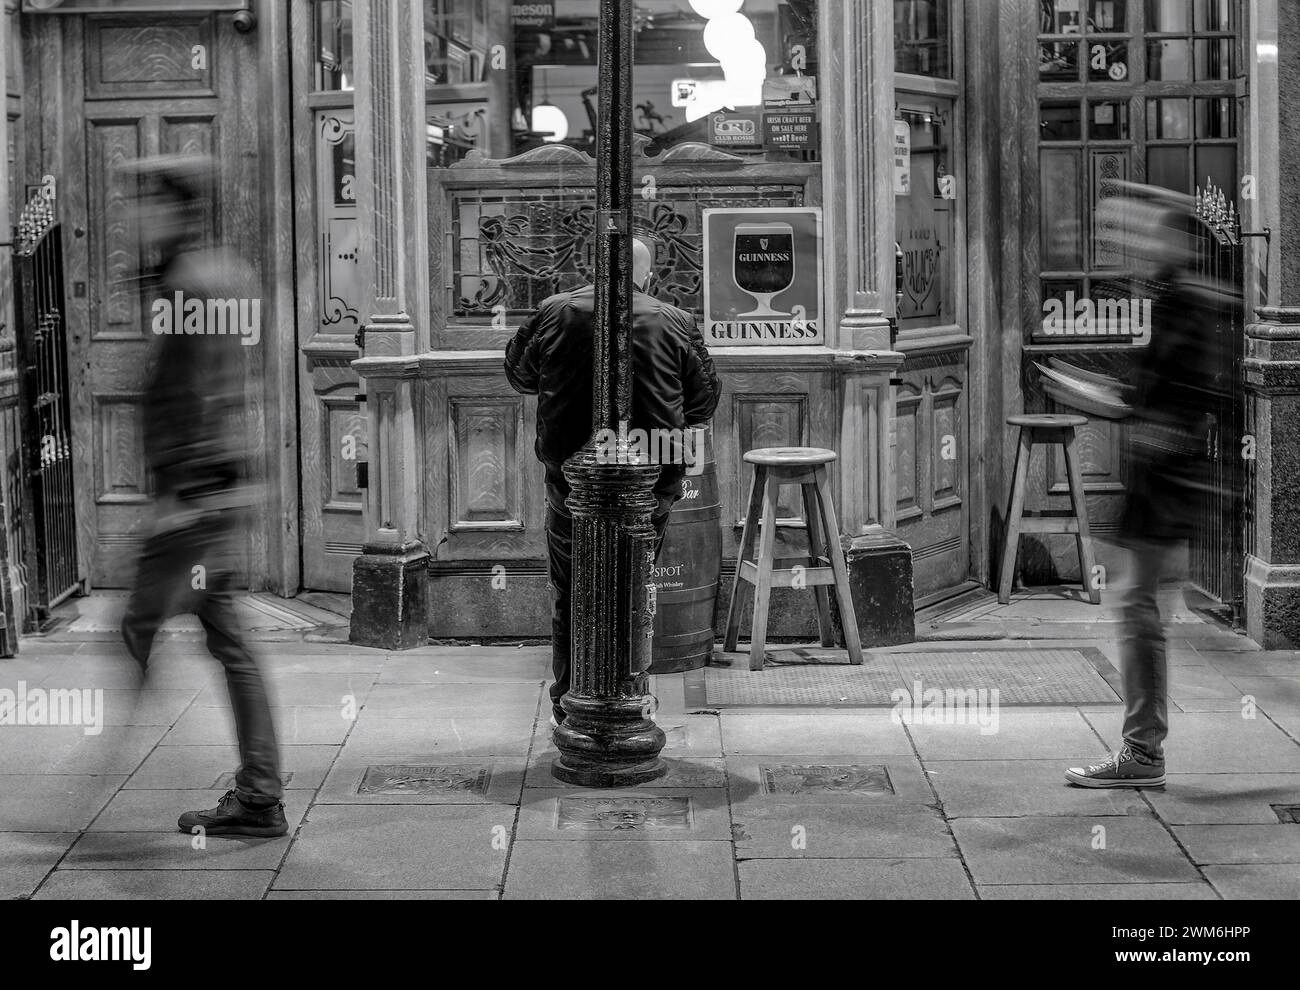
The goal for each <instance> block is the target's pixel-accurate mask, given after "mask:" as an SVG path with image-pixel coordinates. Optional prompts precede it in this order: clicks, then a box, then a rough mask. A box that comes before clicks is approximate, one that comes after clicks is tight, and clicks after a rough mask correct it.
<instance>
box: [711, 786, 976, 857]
mask: <svg viewBox="0 0 1300 990" xmlns="http://www.w3.org/2000/svg"><path fill="white" fill-rule="evenodd" d="M732 817H733V818H734V820H735V825H734V828H733V834H734V838H735V842H736V858H737V859H738V860H747V859H881V858H884V859H895V858H897V859H911V858H928V859H935V858H940V857H945V856H956V855H957V847H956V845H954V843H953V840H952V833H951V832H950V831H949V829H948V825H947V823H946V822H945V821H944V820H943V817H942V816H941V815H940V814H939V812H938V811H935V810H934V809H931V808H925V807H917V806H911V807H906V806H903V807H900V806H899V805H897V804H893V805H884V806H882V805H869V804H859V805H849V804H805V805H801V806H800V805H791V804H762V803H760V802H757V801H750V802H748V803H746V804H745V805H744V806H743V807H739V808H735V809H734V810H733V812H732Z"/></svg>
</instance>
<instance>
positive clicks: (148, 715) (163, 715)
mask: <svg viewBox="0 0 1300 990" xmlns="http://www.w3.org/2000/svg"><path fill="white" fill-rule="evenodd" d="M199 694H200V692H199V690H198V689H196V688H180V689H177V690H153V689H150V690H144V691H133V690H122V689H116V688H113V689H109V690H107V691H105V692H104V724H105V725H167V726H171V725H175V724H176V721H177V719H179V718H180V717H181V715H183V714H184V713H185V710H186V709H187V708H189V707H190V705H192V704H194V700H195V698H197V697H198V696H199Z"/></svg>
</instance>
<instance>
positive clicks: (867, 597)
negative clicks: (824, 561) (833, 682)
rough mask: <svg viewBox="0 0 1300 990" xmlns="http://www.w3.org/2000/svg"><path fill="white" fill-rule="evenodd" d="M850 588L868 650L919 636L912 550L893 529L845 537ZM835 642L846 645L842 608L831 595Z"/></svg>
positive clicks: (859, 632) (854, 609)
mask: <svg viewBox="0 0 1300 990" xmlns="http://www.w3.org/2000/svg"><path fill="white" fill-rule="evenodd" d="M844 544H845V545H844V561H845V563H846V564H847V565H848V569H849V592H850V594H851V595H852V596H853V611H854V614H855V616H856V618H857V620H858V636H859V637H860V638H861V640H862V648H863V649H864V650H869V649H871V648H872V647H874V646H897V645H899V644H900V643H911V642H914V641H915V640H916V619H915V615H916V613H915V607H914V606H913V604H912V549H911V547H909V546H908V545H907V544H906V543H904V542H903V541H902V540H900V539H899V538H898V537H897V536H895V535H893V534H892V533H884V532H881V533H873V534H870V535H867V536H855V537H853V538H852V539H851V540H845V541H844ZM831 622H832V623H833V624H834V626H835V642H836V643H838V644H840V645H841V646H842V645H843V644H844V630H843V627H842V626H841V624H840V611H839V606H838V605H836V604H835V597H834V596H833V595H832V596H831Z"/></svg>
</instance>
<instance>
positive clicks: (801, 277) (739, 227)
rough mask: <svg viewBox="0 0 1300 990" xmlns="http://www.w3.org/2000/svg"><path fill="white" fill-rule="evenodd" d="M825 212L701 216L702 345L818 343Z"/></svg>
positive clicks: (731, 212)
mask: <svg viewBox="0 0 1300 990" xmlns="http://www.w3.org/2000/svg"><path fill="white" fill-rule="evenodd" d="M824 320H825V318H824V316H823V314H822V211H821V210H820V209H818V208H816V207H807V208H793V209H756V210H705V211H704V339H705V340H706V341H707V342H708V343H710V344H716V345H734V344H820V343H821V342H822V341H823V340H824V338H825V331H824V329H823V323H824Z"/></svg>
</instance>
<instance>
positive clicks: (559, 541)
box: [546, 477, 681, 720]
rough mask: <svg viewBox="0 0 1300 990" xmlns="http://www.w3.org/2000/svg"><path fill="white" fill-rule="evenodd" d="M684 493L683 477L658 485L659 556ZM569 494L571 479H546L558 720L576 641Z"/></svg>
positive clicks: (554, 692)
mask: <svg viewBox="0 0 1300 990" xmlns="http://www.w3.org/2000/svg"><path fill="white" fill-rule="evenodd" d="M680 494H681V481H680V480H679V479H676V478H674V480H673V481H672V483H671V484H668V483H661V484H659V485H657V486H656V488H655V498H656V499H657V500H658V503H659V504H658V506H657V507H656V508H655V511H654V514H653V515H652V516H651V517H650V522H651V525H653V526H654V528H655V535H656V540H655V560H658V559H659V552H660V551H661V550H662V549H663V545H664V535H665V534H666V532H667V530H668V516H669V513H670V512H671V511H672V507H673V504H674V503H675V502H676V501H677V499H678V497H680ZM568 496H569V485H568V482H567V481H565V480H563V478H562V477H561V478H560V479H558V480H556V479H548V480H547V483H546V553H547V558H548V559H547V564H548V568H549V571H550V578H551V599H552V602H553V604H552V606H551V669H552V673H553V674H554V675H555V683H554V684H552V685H551V710H552V713H553V714H554V715H555V718H556V719H557V720H560V719H563V718H564V710H563V709H562V708H560V699H561V698H563V697H564V695H565V694H566V693H567V692H568V690H569V651H570V646H571V642H572V637H571V630H570V628H569V609H570V606H571V604H572V598H571V596H570V591H571V589H572V586H573V517H572V516H570V515H569V510H568V508H567V507H566V506H565V504H564V500H565V499H566V498H568Z"/></svg>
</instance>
